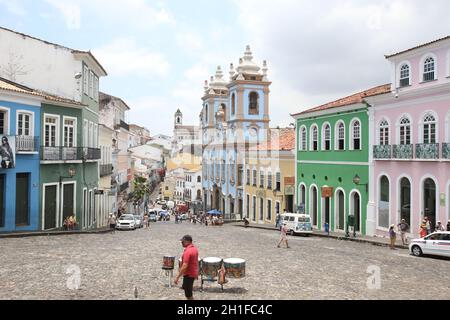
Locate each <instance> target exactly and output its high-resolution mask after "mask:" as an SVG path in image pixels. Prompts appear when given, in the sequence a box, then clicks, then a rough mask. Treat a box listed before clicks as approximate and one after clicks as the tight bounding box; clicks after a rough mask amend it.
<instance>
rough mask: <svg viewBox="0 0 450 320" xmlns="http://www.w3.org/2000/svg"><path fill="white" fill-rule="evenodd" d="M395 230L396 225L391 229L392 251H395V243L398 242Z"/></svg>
mask: <svg viewBox="0 0 450 320" xmlns="http://www.w3.org/2000/svg"><path fill="white" fill-rule="evenodd" d="M394 228H395V225H394V224H393V225H391V227H390V228H389V238H390V239H391V244H390V246H389V247H390V248H391V250H395V242H396V241H397V233H396V232H395V230H394Z"/></svg>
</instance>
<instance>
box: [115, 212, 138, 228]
mask: <svg viewBox="0 0 450 320" xmlns="http://www.w3.org/2000/svg"><path fill="white" fill-rule="evenodd" d="M116 229H117V230H136V220H135V219H134V216H133V215H132V214H124V215H123V216H121V217H120V218H119V220H117V224H116Z"/></svg>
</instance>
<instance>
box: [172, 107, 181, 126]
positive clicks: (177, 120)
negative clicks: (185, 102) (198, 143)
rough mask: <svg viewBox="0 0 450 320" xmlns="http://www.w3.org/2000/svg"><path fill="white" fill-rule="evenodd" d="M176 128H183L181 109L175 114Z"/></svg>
mask: <svg viewBox="0 0 450 320" xmlns="http://www.w3.org/2000/svg"><path fill="white" fill-rule="evenodd" d="M174 121H175V122H174V124H175V127H178V126H182V125H183V113H182V112H181V111H180V109H178V110H177V112H176V113H175V120H174Z"/></svg>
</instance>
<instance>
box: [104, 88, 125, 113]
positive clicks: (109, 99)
mask: <svg viewBox="0 0 450 320" xmlns="http://www.w3.org/2000/svg"><path fill="white" fill-rule="evenodd" d="M99 99H100V110H102V109H104V107H105V106H106V105H107V104H108V103H109V102H110V101H111V100H112V99H114V100H118V101H120V102H122V103H123V105H124V106H125V107H126V108H127V109H128V110H131V108H130V107H129V106H128V105H127V104H126V103H125V101H123V100H122V99H121V98H118V97H115V96H112V95H110V94H107V93H104V92H99Z"/></svg>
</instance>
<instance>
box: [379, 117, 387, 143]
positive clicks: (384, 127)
mask: <svg viewBox="0 0 450 320" xmlns="http://www.w3.org/2000/svg"><path fill="white" fill-rule="evenodd" d="M379 129H380V145H382V146H387V145H389V123H388V122H387V121H386V120H385V119H383V120H382V121H381V122H380V128H379Z"/></svg>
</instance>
